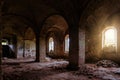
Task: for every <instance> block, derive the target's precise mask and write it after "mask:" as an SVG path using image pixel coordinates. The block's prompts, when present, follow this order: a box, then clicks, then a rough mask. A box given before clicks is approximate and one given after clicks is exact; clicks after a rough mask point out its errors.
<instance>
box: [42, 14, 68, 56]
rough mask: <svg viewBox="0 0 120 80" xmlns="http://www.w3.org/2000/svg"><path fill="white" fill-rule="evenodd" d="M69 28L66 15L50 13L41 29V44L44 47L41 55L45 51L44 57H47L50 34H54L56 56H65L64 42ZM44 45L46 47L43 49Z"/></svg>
mask: <svg viewBox="0 0 120 80" xmlns="http://www.w3.org/2000/svg"><path fill="white" fill-rule="evenodd" d="M67 29H68V25H67V23H66V21H65V19H64V17H63V16H61V15H58V14H54V15H50V16H48V17H47V18H46V20H44V22H43V26H42V29H41V31H40V46H41V47H42V50H40V54H41V57H42V53H44V57H45V55H46V53H47V52H48V48H47V47H48V46H47V45H48V43H47V42H48V39H49V37H50V36H53V37H54V40H55V56H57V57H60V56H64V52H63V49H64V48H63V47H64V44H63V43H64V35H65V32H66V30H67ZM42 41H44V42H42ZM43 43H44V44H43ZM41 44H42V45H41ZM43 47H44V51H43ZM47 54H48V53H47Z"/></svg>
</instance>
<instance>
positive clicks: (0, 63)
mask: <svg viewBox="0 0 120 80" xmlns="http://www.w3.org/2000/svg"><path fill="white" fill-rule="evenodd" d="M0 27H1V26H0ZM1 41H2V31H1V29H0V80H3V79H2V45H1Z"/></svg>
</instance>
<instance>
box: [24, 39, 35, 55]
mask: <svg viewBox="0 0 120 80" xmlns="http://www.w3.org/2000/svg"><path fill="white" fill-rule="evenodd" d="M35 51H36V50H35V41H34V40H25V57H35Z"/></svg>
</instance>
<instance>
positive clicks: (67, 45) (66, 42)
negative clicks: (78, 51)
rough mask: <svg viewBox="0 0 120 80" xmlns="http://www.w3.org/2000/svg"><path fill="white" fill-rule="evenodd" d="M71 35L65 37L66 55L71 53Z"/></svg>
mask: <svg viewBox="0 0 120 80" xmlns="http://www.w3.org/2000/svg"><path fill="white" fill-rule="evenodd" d="M69 41H70V40H69V35H66V36H65V53H68V52H69Z"/></svg>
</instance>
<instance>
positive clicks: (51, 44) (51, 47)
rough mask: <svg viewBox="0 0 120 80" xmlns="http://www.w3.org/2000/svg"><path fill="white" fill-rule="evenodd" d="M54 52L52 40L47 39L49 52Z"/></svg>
mask: <svg viewBox="0 0 120 80" xmlns="http://www.w3.org/2000/svg"><path fill="white" fill-rule="evenodd" d="M53 50H54V40H53V38H52V37H50V38H49V52H50V51H53Z"/></svg>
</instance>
